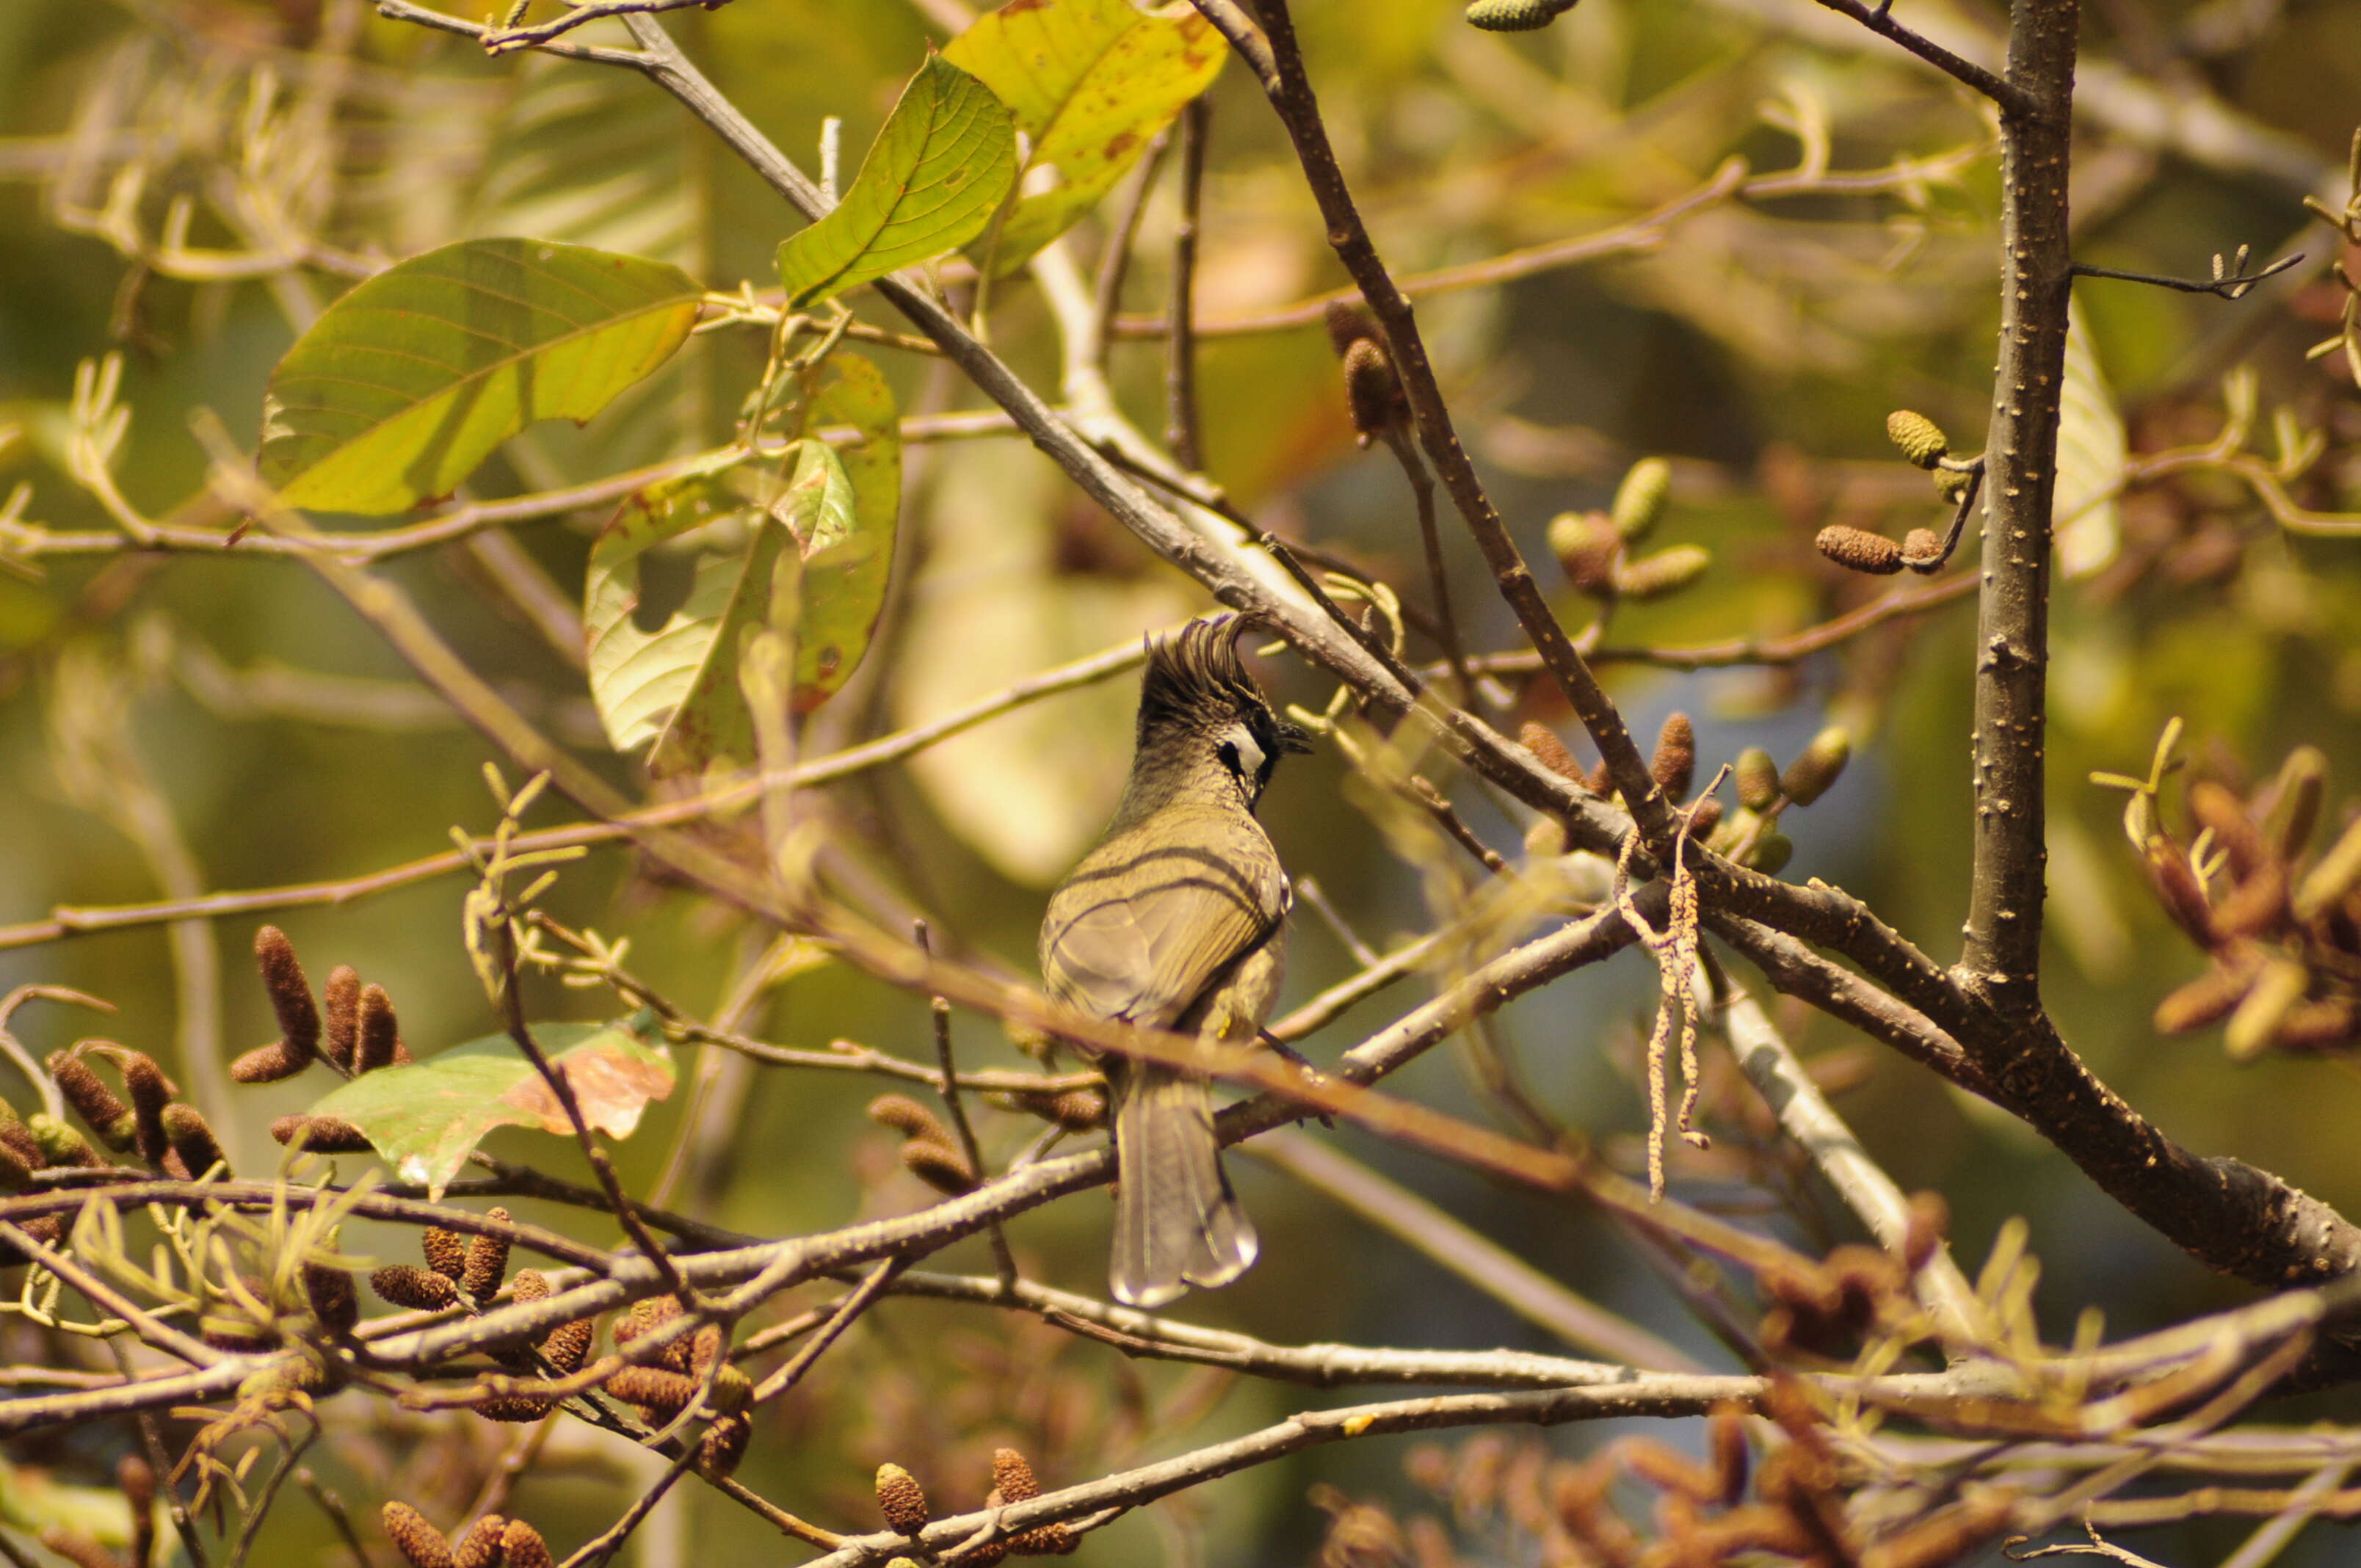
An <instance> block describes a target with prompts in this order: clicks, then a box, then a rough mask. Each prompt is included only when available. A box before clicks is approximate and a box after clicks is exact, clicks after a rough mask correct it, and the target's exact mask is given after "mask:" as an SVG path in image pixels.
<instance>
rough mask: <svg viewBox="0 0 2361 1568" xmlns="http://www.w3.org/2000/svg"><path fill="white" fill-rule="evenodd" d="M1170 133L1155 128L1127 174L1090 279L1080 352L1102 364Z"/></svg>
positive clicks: (1167, 147) (1170, 136) (1120, 306)
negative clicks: (1087, 323) (1127, 187)
mask: <svg viewBox="0 0 2361 1568" xmlns="http://www.w3.org/2000/svg"><path fill="white" fill-rule="evenodd" d="M1171 147H1172V133H1171V132H1170V131H1163V132H1159V134H1158V136H1157V137H1156V139H1155V140H1154V141H1152V142H1150V143H1148V153H1147V156H1145V157H1144V158H1142V159H1140V160H1139V167H1138V169H1137V170H1134V171H1133V174H1132V176H1131V191H1130V192H1129V193H1128V194H1127V195H1126V197H1125V198H1124V200H1123V203H1122V205H1121V206H1120V207H1118V208H1117V209H1116V212H1115V222H1114V223H1113V224H1112V225H1110V226H1109V227H1108V230H1107V237H1106V245H1105V246H1104V248H1102V249H1101V250H1100V252H1099V265H1098V271H1097V272H1096V273H1095V274H1094V275H1093V278H1092V280H1091V330H1090V337H1089V341H1088V345H1087V346H1086V347H1085V349H1084V352H1085V353H1086V354H1087V355H1088V356H1090V358H1091V360H1092V362H1093V363H1094V364H1096V365H1098V366H1100V367H1102V368H1104V367H1105V365H1106V356H1107V349H1108V347H1109V346H1110V345H1112V344H1113V343H1114V341H1115V316H1116V315H1117V314H1118V313H1120V312H1121V311H1122V309H1123V283H1124V279H1125V277H1126V275H1127V274H1128V273H1129V272H1130V270H1131V250H1132V246H1133V244H1134V243H1135V242H1136V241H1137V239H1138V237H1139V220H1140V218H1141V216H1142V215H1143V214H1146V212H1147V211H1148V192H1150V191H1152V190H1154V189H1155V188H1156V176H1157V174H1158V173H1159V171H1161V170H1162V169H1163V167H1164V155H1165V153H1167V152H1168V151H1170V149H1171Z"/></svg>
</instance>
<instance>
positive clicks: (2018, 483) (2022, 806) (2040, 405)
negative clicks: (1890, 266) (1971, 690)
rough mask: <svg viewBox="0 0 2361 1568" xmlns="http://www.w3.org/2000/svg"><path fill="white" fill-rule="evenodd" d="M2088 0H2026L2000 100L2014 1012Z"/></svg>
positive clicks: (1994, 531)
mask: <svg viewBox="0 0 2361 1568" xmlns="http://www.w3.org/2000/svg"><path fill="white" fill-rule="evenodd" d="M2079 26H2080V5H2079V0H2014V3H2013V5H2012V6H2011V8H2010V21H2009V43H2008V66H2007V72H2006V74H2007V81H2008V82H2009V85H2010V87H2011V88H2012V89H2013V92H2012V94H2011V96H2010V97H2008V98H2004V99H2003V100H2002V101H2001V104H2002V107H2001V274H2002V286H2001V320H2000V357H1999V362H1998V365H1997V367H1996V368H1995V370H1994V372H1993V417H1992V428H1991V433H1990V435H1989V436H1988V437H1987V439H1986V441H1985V444H1984V478H1985V484H1984V494H1985V496H1986V498H1987V499H1986V501H1985V513H1984V541H1983V589H1982V599H1981V604H1980V609H1979V612H1978V619H1977V629H1976V679H1975V736H1974V753H1975V802H1976V809H1975V818H1974V822H1973V826H1972V849H1971V856H1972V872H1971V884H1970V888H1969V894H1968V922H1967V941H1966V944H1965V946H1964V947H1963V948H1962V949H1961V951H1960V979H1961V981H1962V982H1963V983H1964V984H1965V985H1967V986H1968V987H1969V988H1970V989H1971V990H1973V991H1975V992H1978V993H1980V994H1981V995H1982V996H1983V997H1985V998H1987V999H1988V1000H1989V1001H1990V1002H1991V1003H1992V1005H1993V1006H1994V1007H1995V1008H1997V1009H1998V1010H1999V1011H2000V1012H2001V1013H2002V1014H2004V1015H2006V1016H2008V1017H2011V1018H2019V1019H2022V1018H2027V1017H2030V1016H2032V1015H2033V1014H2036V1013H2037V1012H2038V1011H2039V1010H2040V1006H2041V992H2040V983H2041V914H2042V898H2043V887H2042V880H2043V872H2044V870H2045V868H2046V867H2047V865H2048V839H2047V837H2046V831H2047V830H2046V828H2045V817H2044V810H2043V805H2044V802H2043V791H2044V788H2045V778H2044V770H2043V765H2042V764H2043V759H2044V757H2045V755H2046V753H2047V747H2048V738H2047V725H2048V711H2047V702H2046V688H2047V683H2048V670H2049V513H2050V498H2051V496H2052V494H2053V493H2054V491H2055V489H2056V485H2057V478H2058V422H2059V400H2060V399H2061V397H2062V396H2063V394H2064V390H2065V374H2066V368H2065V367H2066V311H2067V303H2068V300H2069V298H2070V294H2071V291H2072V284H2073V270H2074V258H2073V253H2072V250H2071V248H2070V236H2069V235H2068V232H2067V224H2066V171H2067V168H2068V159H2069V157H2070V152H2071V148H2072V137H2073V106H2074V56H2075V49H2076V42H2077V31H2078V27H2079Z"/></svg>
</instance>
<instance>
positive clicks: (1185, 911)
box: [1041, 825, 1288, 1027]
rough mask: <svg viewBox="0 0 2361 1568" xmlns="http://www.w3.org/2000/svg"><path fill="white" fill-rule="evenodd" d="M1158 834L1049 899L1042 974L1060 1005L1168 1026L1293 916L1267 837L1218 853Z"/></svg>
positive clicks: (1089, 868) (1079, 875) (1090, 868)
mask: <svg viewBox="0 0 2361 1568" xmlns="http://www.w3.org/2000/svg"><path fill="white" fill-rule="evenodd" d="M1168 826H1170V825H1168ZM1159 838H1161V839H1163V841H1162V842H1160V843H1159V844H1158V845H1156V846H1155V847H1153V848H1147V847H1138V846H1126V844H1125V843H1124V842H1123V840H1121V839H1118V840H1115V841H1113V842H1110V843H1108V844H1106V845H1104V846H1103V847H1102V848H1101V850H1099V851H1098V852H1097V853H1094V854H1093V855H1092V856H1091V857H1090V859H1088V860H1086V861H1083V862H1082V865H1081V866H1080V867H1078V868H1077V869H1076V871H1075V872H1074V874H1073V875H1072V876H1071V877H1070V878H1069V879H1067V881H1066V883H1065V885H1064V886H1062V887H1060V889H1059V890H1058V892H1057V894H1056V895H1055V896H1054V897H1052V898H1051V899H1050V901H1049V919H1048V921H1047V922H1046V923H1045V924H1044V927H1043V931H1042V944H1041V947H1042V955H1043V959H1044V962H1043V970H1044V973H1045V975H1047V976H1048V977H1049V983H1050V989H1051V992H1052V994H1053V995H1056V996H1057V997H1058V999H1059V1000H1060V1001H1062V1002H1065V1003H1068V1004H1070V1005H1071V1006H1074V1007H1078V1008H1081V1009H1082V1010H1083V1011H1085V1012H1089V1013H1095V1014H1098V1015H1099V1016H1101V1017H1103V1018H1127V1019H1130V1020H1132V1021H1133V1022H1135V1023H1140V1024H1148V1025H1157V1026H1159V1027H1170V1025H1173V1024H1174V1023H1176V1022H1178V1021H1179V1020H1180V1018H1181V1017H1182V1015H1184V1014H1187V1013H1188V1011H1189V1010H1190V1008H1191V1007H1192V1006H1193V1005H1194V1004H1195V1003H1196V1002H1197V1000H1198V999H1199V997H1201V996H1202V994H1203V993H1204V992H1205V991H1206V989H1207V988H1208V987H1209V986H1210V985H1212V984H1213V981H1215V980H1216V979H1217V978H1218V977H1219V976H1220V975H1221V974H1222V973H1223V971H1224V970H1227V969H1228V968H1229V967H1230V966H1231V965H1232V964H1234V963H1235V962H1236V961H1237V959H1240V958H1241V957H1243V956H1244V955H1246V953H1249V952H1251V951H1253V950H1254V949H1255V948H1258V947H1260V946H1261V945H1262V944H1263V943H1264V942H1266V941H1268V940H1269V938H1270V935H1271V932H1272V931H1273V930H1274V929H1276V928H1277V927H1278V925H1279V920H1280V919H1281V918H1282V917H1284V916H1285V915H1286V913H1287V905H1288V886H1287V879H1286V877H1285V875H1284V874H1283V873H1281V872H1280V871H1279V859H1278V856H1277V855H1276V854H1274V853H1273V852H1272V851H1271V849H1270V844H1269V841H1268V839H1263V838H1262V836H1261V835H1260V834H1259V833H1256V834H1254V835H1252V836H1251V837H1250V838H1249V837H1248V836H1246V835H1239V834H1235V833H1232V834H1230V835H1228V838H1229V839H1230V840H1231V841H1229V842H1226V843H1224V844H1223V846H1222V848H1221V850H1219V851H1218V852H1216V851H1213V850H1210V849H1209V848H1208V847H1207V846H1206V845H1205V844H1204V843H1202V841H1197V839H1196V836H1194V835H1189V834H1185V833H1184V834H1179V835H1170V834H1160V835H1159Z"/></svg>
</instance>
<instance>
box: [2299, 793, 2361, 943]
mask: <svg viewBox="0 0 2361 1568" xmlns="http://www.w3.org/2000/svg"><path fill="white" fill-rule="evenodd" d="M2356 883H2361V817H2355V818H2354V819H2353V822H2352V825H2351V826H2350V827H2348V828H2345V831H2344V833H2343V835H2342V836H2340V837H2339V838H2338V839H2337V840H2336V842H2335V843H2334V845H2332V846H2331V847H2330V849H2329V851H2328V853H2326V854H2325V855H2323V856H2322V857H2321V858H2320V861H2319V862H2318V863H2317V864H2315V865H2314V866H2313V867H2312V870H2310V871H2308V872H2305V873H2304V875H2303V881H2301V883H2297V884H2296V890H2295V917H2296V918H2297V919H2299V920H2311V919H2312V918H2314V917H2315V916H2320V915H2322V914H2324V913H2326V911H2327V910H2328V907H2329V906H2330V905H2334V904H2340V903H2342V902H2344V899H2345V894H2348V893H2350V892H2352V891H2353V888H2354V886H2355V884H2356Z"/></svg>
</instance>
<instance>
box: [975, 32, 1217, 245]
mask: <svg viewBox="0 0 2361 1568" xmlns="http://www.w3.org/2000/svg"><path fill="white" fill-rule="evenodd" d="M943 58H944V59H945V60H950V62H951V63H952V64H954V65H956V66H958V67H960V68H961V70H962V71H967V72H969V73H970V74H971V75H972V76H974V77H975V79H976V80H977V81H979V82H983V84H984V85H985V86H986V87H989V88H991V89H992V91H993V93H994V96H996V97H997V98H999V100H1000V101H1001V102H1002V103H1004V104H1007V105H1008V108H1009V112H1010V113H1011V114H1013V115H1016V128H1017V129H1018V130H1020V131H1023V132H1024V133H1025V135H1026V137H1027V143H1028V150H1027V157H1026V159H1025V162H1024V164H1023V166H1022V167H1021V168H1020V169H1019V170H1017V175H1016V192H1017V195H1016V201H1015V202H1014V203H1010V204H1009V205H1008V206H1006V207H1005V208H1003V209H1002V211H1001V214H1000V217H999V221H998V222H997V223H996V224H994V226H993V227H992V228H990V229H988V230H986V231H985V233H984V235H983V237H982V238H980V239H978V240H976V241H975V242H974V243H973V244H972V245H971V246H970V247H969V250H970V251H971V252H972V254H974V255H975V256H976V257H978V258H980V259H981V260H982V261H983V265H985V266H986V267H988V268H989V269H991V271H992V272H993V274H994V276H995V277H998V276H1005V274H1007V273H1010V272H1014V271H1016V269H1018V268H1020V267H1022V266H1024V265H1025V263H1026V261H1027V259H1029V258H1031V257H1032V255H1033V253H1034V252H1035V251H1037V250H1039V249H1040V248H1041V247H1043V246H1045V245H1047V244H1049V242H1050V241H1051V240H1053V239H1055V238H1057V237H1058V236H1060V235H1061V234H1063V233H1065V232H1066V230H1068V229H1069V228H1071V227H1072V226H1073V225H1074V224H1075V223H1076V222H1077V221H1078V220H1079V219H1080V218H1081V217H1082V214H1084V213H1087V212H1089V211H1090V210H1091V209H1092V208H1093V207H1094V206H1096V205H1097V204H1098V203H1099V201H1100V200H1101V198H1103V197H1104V196H1105V195H1106V193H1107V192H1109V191H1111V190H1113V189H1114V188H1115V181H1118V180H1120V179H1122V178H1123V176H1124V172H1125V170H1128V169H1129V168H1131V166H1132V165H1133V164H1135V163H1137V162H1138V161H1139V159H1140V158H1141V157H1142V156H1143V155H1145V154H1146V153H1147V151H1148V144H1149V143H1150V142H1152V141H1154V140H1155V139H1156V137H1157V136H1158V134H1159V133H1160V132H1161V131H1162V130H1163V129H1164V127H1165V126H1169V125H1170V124H1171V123H1172V120H1173V117H1174V116H1175V115H1179V114H1180V110H1181V109H1182V107H1183V106H1184V105H1186V104H1188V102H1189V100H1190V99H1191V98H1194V97H1195V96H1197V94H1199V93H1202V92H1203V91H1204V90H1205V89H1206V88H1208V87H1210V86H1212V85H1213V78H1214V77H1216V76H1218V75H1220V74H1221V71H1222V62H1223V61H1224V60H1226V59H1228V58H1229V49H1227V47H1226V46H1224V44H1223V42H1222V40H1221V38H1220V37H1219V36H1218V35H1217V34H1215V33H1214V31H1213V24H1211V23H1210V22H1208V21H1206V20H1205V18H1204V17H1202V16H1199V15H1198V14H1197V12H1196V10H1195V9H1194V8H1193V7H1192V6H1191V5H1188V4H1187V0H1177V3H1175V4H1172V5H1161V6H1159V7H1158V8H1156V9H1155V10H1152V11H1141V10H1138V9H1137V8H1135V7H1134V6H1133V5H1131V3H1130V0H1011V4H1009V5H1004V6H1002V7H1001V8H1000V9H999V10H997V11H994V12H993V13H992V14H991V15H989V16H984V17H983V18H981V19H979V20H978V21H977V22H976V24H975V26H973V27H970V28H968V30H967V31H965V32H963V33H961V35H960V36H959V37H957V38H953V39H952V40H951V41H950V44H949V45H947V46H946V47H945V48H944V49H943Z"/></svg>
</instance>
